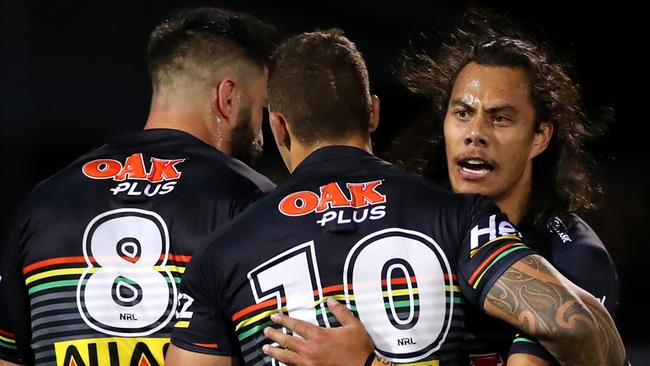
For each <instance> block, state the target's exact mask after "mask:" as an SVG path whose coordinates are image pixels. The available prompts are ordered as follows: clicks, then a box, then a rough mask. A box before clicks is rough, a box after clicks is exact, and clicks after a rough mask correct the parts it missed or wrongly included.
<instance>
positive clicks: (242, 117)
mask: <svg viewBox="0 0 650 366" xmlns="http://www.w3.org/2000/svg"><path fill="white" fill-rule="evenodd" d="M267 75H268V72H267V71H266V70H265V71H264V74H263V75H262V76H260V77H259V78H257V79H256V80H255V81H254V82H253V83H252V84H251V86H250V88H249V89H247V91H248V92H247V93H246V94H247V95H246V96H245V97H244V98H243V100H242V106H241V108H240V109H239V112H238V114H237V120H236V123H235V125H234V127H233V129H232V131H231V153H230V154H231V156H233V157H234V158H237V159H239V160H241V161H243V162H244V163H246V164H251V163H252V162H253V161H254V160H255V158H256V157H258V156H259V155H260V154H261V153H262V147H263V145H264V139H263V137H262V121H263V119H264V108H266V104H267V102H266V85H267V84H266V83H267Z"/></svg>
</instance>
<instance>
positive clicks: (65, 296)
mask: <svg viewBox="0 0 650 366" xmlns="http://www.w3.org/2000/svg"><path fill="white" fill-rule="evenodd" d="M272 188H273V185H272V183H271V182H270V181H268V180H267V179H266V178H264V177H262V176H261V175H259V174H257V173H255V172H254V171H252V170H251V169H250V168H248V167H246V166H245V165H244V164H243V163H241V162H239V161H237V160H235V159H232V158H229V157H227V156H225V155H223V154H221V153H220V152H219V151H217V150H216V149H214V148H212V147H210V146H209V145H207V144H204V143H203V142H201V141H200V140H198V139H196V138H194V137H193V136H191V135H189V134H186V133H184V132H181V131H176V130H165V129H159V130H145V131H142V132H139V133H136V134H133V135H130V136H124V137H121V138H118V139H116V140H114V141H112V142H110V143H109V144H107V145H105V146H103V147H102V148H100V149H98V150H95V151H93V152H91V153H89V154H87V155H85V156H83V157H81V158H80V159H78V160H77V161H76V162H74V163H73V164H71V165H70V166H69V167H67V168H66V169H64V170H63V171H61V172H59V173H58V174H56V175H54V176H53V177H51V178H49V179H48V180H46V181H44V182H43V183H41V184H40V185H39V186H38V187H37V188H35V190H34V191H33V192H32V193H31V194H30V196H29V197H28V198H27V200H26V202H25V204H24V205H23V207H22V208H21V211H20V212H19V214H18V219H17V224H16V227H15V229H14V232H13V233H12V238H11V239H10V242H9V247H10V248H9V253H10V257H13V258H15V259H16V260H15V268H14V269H15V270H14V272H18V273H16V274H15V277H17V278H15V279H14V282H19V281H22V286H23V287H24V288H23V290H24V292H25V295H28V298H27V297H25V298H24V299H18V298H17V299H16V301H13V300H12V301H10V302H9V305H8V306H11V308H12V313H13V314H16V313H18V312H20V308H21V306H22V307H24V309H23V310H22V311H23V312H26V311H27V312H29V311H30V309H31V313H30V314H27V313H24V314H21V315H22V316H21V318H24V319H21V320H22V323H28V324H29V327H23V328H26V329H20V328H21V327H20V324H21V322H20V321H16V324H17V325H14V328H18V329H15V332H16V336H17V338H18V341H19V343H20V342H22V343H23V344H24V343H25V342H26V341H29V343H30V345H31V349H32V351H33V352H34V357H35V362H36V364H58V365H60V364H65V365H69V364H71V363H75V364H77V365H80V364H86V365H96V364H101V365H104V364H106V365H108V364H111V365H127V364H133V362H134V360H135V362H136V364H155V363H161V362H162V361H163V351H164V350H165V349H166V347H167V346H168V343H169V342H168V341H169V339H168V338H169V336H170V333H171V327H172V325H173V323H174V322H173V321H172V320H173V317H174V316H175V313H176V311H177V302H178V301H177V296H178V290H177V286H178V283H179V282H180V279H181V276H182V274H183V272H184V269H185V266H186V265H187V263H188V261H189V260H190V258H191V256H192V255H193V253H194V251H195V250H196V249H197V246H198V244H199V243H201V242H202V241H203V239H204V237H205V236H206V235H207V234H208V233H209V232H211V231H213V230H214V229H216V228H218V227H219V226H221V225H223V224H224V223H225V222H227V221H229V220H230V219H231V218H233V217H234V216H235V215H236V214H237V213H239V212H240V211H242V210H243V209H244V208H245V207H246V206H247V205H248V204H249V203H250V202H251V201H252V200H254V199H256V198H258V197H259V196H261V194H262V193H263V192H266V191H269V190H271V189H272ZM7 280H8V279H7V278H5V281H7ZM16 286H17V285H16ZM27 301H28V302H29V303H27V304H25V302H27ZM21 304H22V305H21ZM142 357H144V361H143V362H144V363H140V358H142Z"/></svg>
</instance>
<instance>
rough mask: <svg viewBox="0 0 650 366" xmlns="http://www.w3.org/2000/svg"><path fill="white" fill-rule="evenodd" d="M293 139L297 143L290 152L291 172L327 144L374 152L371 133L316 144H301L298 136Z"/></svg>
mask: <svg viewBox="0 0 650 366" xmlns="http://www.w3.org/2000/svg"><path fill="white" fill-rule="evenodd" d="M292 141H295V143H294V144H293V146H292V147H291V151H290V152H289V156H290V158H291V167H290V168H289V170H290V171H291V172H293V171H294V169H296V167H297V166H298V165H300V163H302V161H303V160H305V159H306V158H307V157H308V156H309V155H311V154H312V153H313V152H314V151H316V150H318V149H320V148H323V147H327V146H350V147H356V148H359V149H361V150H364V151H367V152H369V153H371V154H372V146H371V141H370V136H369V135H365V136H363V135H359V136H353V137H350V138H348V139H343V140H336V141H322V142H321V141H319V142H316V143H314V144H308V145H307V144H301V143H300V142H298V140H297V139H296V138H293V139H292Z"/></svg>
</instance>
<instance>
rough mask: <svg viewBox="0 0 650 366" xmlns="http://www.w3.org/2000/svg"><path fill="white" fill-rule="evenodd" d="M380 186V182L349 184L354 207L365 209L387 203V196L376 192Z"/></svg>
mask: <svg viewBox="0 0 650 366" xmlns="http://www.w3.org/2000/svg"><path fill="white" fill-rule="evenodd" d="M380 185H381V181H380V180H376V181H373V182H366V183H348V189H349V190H350V194H351V195H352V207H364V206H368V205H374V204H377V203H384V202H386V196H385V195H383V194H381V193H379V192H377V191H376V190H375V188H377V187H378V186H380Z"/></svg>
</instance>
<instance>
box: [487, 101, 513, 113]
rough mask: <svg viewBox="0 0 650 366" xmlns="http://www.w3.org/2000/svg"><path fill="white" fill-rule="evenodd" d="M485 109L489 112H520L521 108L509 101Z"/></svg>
mask: <svg viewBox="0 0 650 366" xmlns="http://www.w3.org/2000/svg"><path fill="white" fill-rule="evenodd" d="M485 111H486V112H488V113H499V112H510V113H515V114H519V110H518V109H517V108H516V107H515V106H513V105H512V104H507V103H506V104H500V105H495V106H493V107H490V108H488V109H486V110H485Z"/></svg>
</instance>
